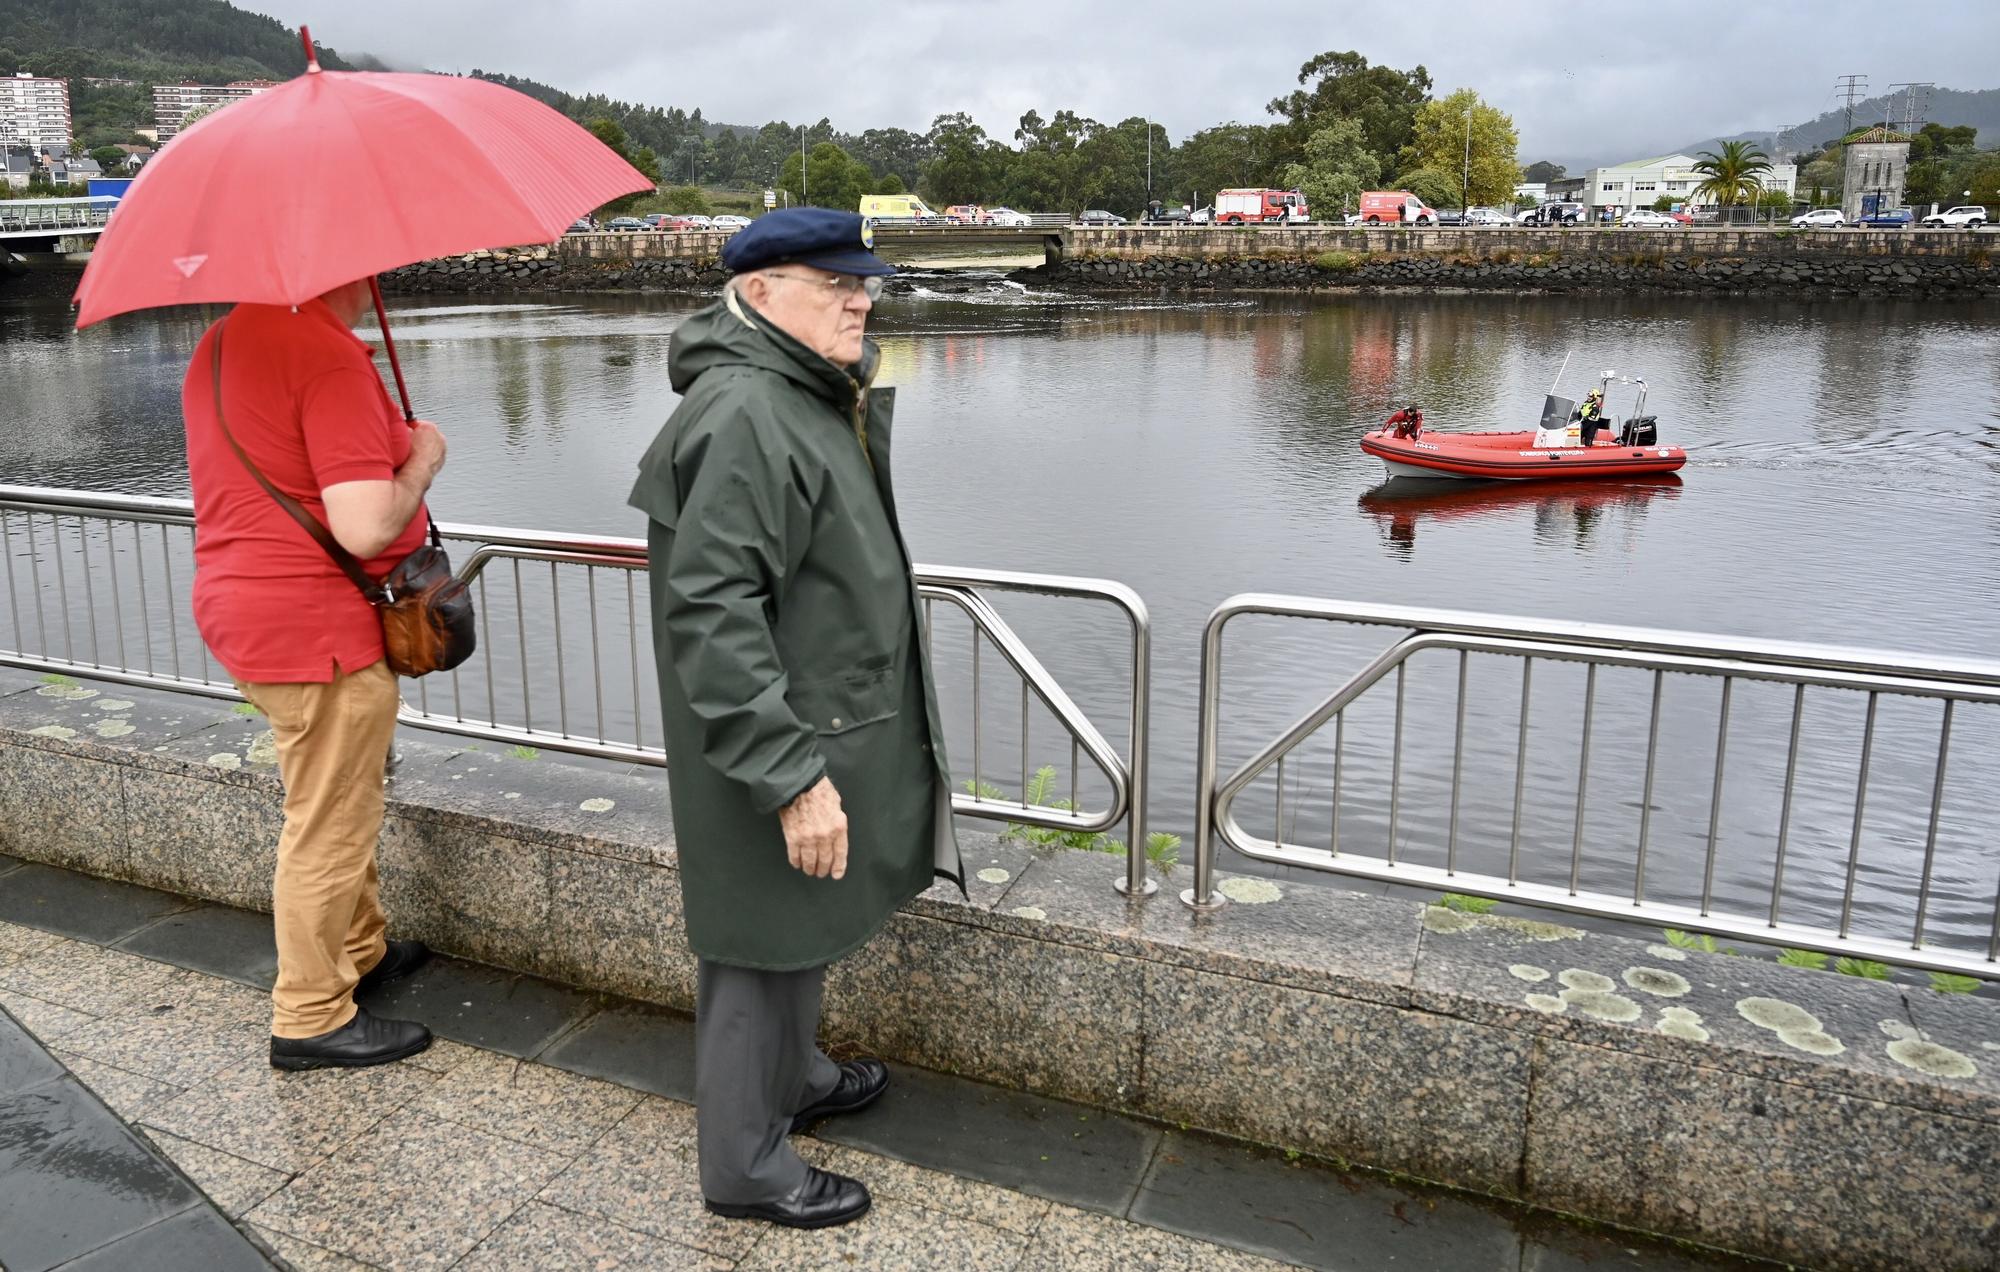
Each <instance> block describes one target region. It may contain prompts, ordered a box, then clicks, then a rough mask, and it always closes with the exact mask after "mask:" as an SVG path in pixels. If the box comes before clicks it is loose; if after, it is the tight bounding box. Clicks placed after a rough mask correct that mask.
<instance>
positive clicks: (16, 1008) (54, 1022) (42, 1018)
mask: <svg viewBox="0 0 2000 1272" xmlns="http://www.w3.org/2000/svg"><path fill="white" fill-rule="evenodd" d="M0 1007H4V1008H6V1009H7V1011H8V1013H9V1014H10V1015H12V1016H13V1017H14V1019H16V1020H18V1021H20V1022H21V1024H22V1025H23V1026H25V1027H26V1028H27V1030H28V1032H29V1033H31V1034H33V1035H35V1037H37V1038H40V1039H41V1040H42V1041H43V1042H54V1041H55V1040H57V1039H58V1038H61V1037H62V1036H63V1035H64V1034H66V1033H69V1032H70V1031H71V1030H73V1029H77V1028H80V1027H81V1026H83V1025H86V1024H88V1023H90V1022H91V1021H93V1020H95V1019H97V1017H95V1016H93V1015H91V1014H90V1013H88V1012H81V1011H76V1010H74V1009H72V1008H69V1007H64V1006H62V1005H61V1004H60V1003H52V1002H50V1001H48V1000H47V999H46V998H36V997H35V996H34V995H32V994H18V993H15V992H14V991H13V990H11V989H8V988H7V987H6V986H5V985H4V984H0Z"/></svg>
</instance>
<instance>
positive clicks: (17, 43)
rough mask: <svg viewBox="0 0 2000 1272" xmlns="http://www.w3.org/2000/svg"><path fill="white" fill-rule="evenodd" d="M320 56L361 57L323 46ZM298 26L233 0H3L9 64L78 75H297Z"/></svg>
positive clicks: (0, 27) (0, 34) (341, 64)
mask: <svg viewBox="0 0 2000 1272" xmlns="http://www.w3.org/2000/svg"><path fill="white" fill-rule="evenodd" d="M319 59H320V65H322V66H325V67H327V68H328V69H330V70H352V69H354V67H353V66H352V65H351V64H350V63H348V62H347V61H345V60H344V59H342V58H341V57H340V55H339V54H337V53H335V52H334V51H333V50H332V49H328V48H325V47H321V49H320V53H319ZM304 69H305V54H304V52H303V50H302V49H301V48H300V47H299V37H298V33H297V32H296V31H293V30H291V29H290V28H288V27H286V26H285V25H284V24H283V23H281V22H279V21H278V20H277V19H275V18H267V17H265V16H263V15H262V14H257V13H248V12H245V11H244V10H242V9H238V8H236V7H235V6H234V5H231V4H229V3H227V2H226V0H0V74H11V73H13V72H14V71H16V70H31V71H34V72H35V73H37V74H40V75H60V76H65V77H68V78H71V79H81V78H83V77H85V76H90V77H115V78H120V79H135V80H142V81H146V82H149V83H150V82H153V81H157V80H165V79H183V78H188V79H199V80H203V81H206V82H219V81H220V82H226V81H228V80H232V79H289V78H291V77H292V76H294V75H297V74H298V73H299V72H300V71H302V70H304Z"/></svg>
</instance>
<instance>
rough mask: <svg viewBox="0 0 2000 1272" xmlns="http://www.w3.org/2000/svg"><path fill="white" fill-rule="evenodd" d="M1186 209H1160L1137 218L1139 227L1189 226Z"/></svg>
mask: <svg viewBox="0 0 2000 1272" xmlns="http://www.w3.org/2000/svg"><path fill="white" fill-rule="evenodd" d="M1188 216H1189V213H1188V210H1187V209H1186V208H1161V209H1159V210H1158V211H1157V212H1148V213H1146V215H1144V216H1142V217H1140V218H1139V223H1140V224H1141V225H1191V224H1193V222H1191V221H1190V220H1189V219H1188Z"/></svg>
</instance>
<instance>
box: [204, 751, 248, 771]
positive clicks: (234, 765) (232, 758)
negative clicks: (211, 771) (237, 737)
mask: <svg viewBox="0 0 2000 1272" xmlns="http://www.w3.org/2000/svg"><path fill="white" fill-rule="evenodd" d="M207 763H208V766H209V767H210V768H219V769H240V768H242V767H243V757H242V756H240V755H238V754H237V753H236V752H234V751H217V752H216V753H215V754H214V755H211V756H209V757H208V760H207Z"/></svg>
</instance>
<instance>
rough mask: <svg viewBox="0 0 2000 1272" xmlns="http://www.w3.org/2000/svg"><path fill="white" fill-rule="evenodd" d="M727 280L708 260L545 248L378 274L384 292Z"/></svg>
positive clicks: (625, 287) (709, 286) (657, 287)
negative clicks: (599, 255)
mask: <svg viewBox="0 0 2000 1272" xmlns="http://www.w3.org/2000/svg"><path fill="white" fill-rule="evenodd" d="M727 277H729V275H728V274H726V273H724V272H723V269H722V267H721V265H720V264H718V263H717V262H715V261H713V260H706V261H703V260H694V261H682V260H651V259H641V260H591V259H588V258H581V257H577V256H573V255H568V254H565V253H561V252H559V251H557V250H556V249H554V248H548V247H523V248H511V249H503V250H498V251H491V252H473V253H471V254H470V255H466V256H447V257H444V258H442V259H439V260H435V261H424V262H422V263H420V264H416V265H408V266H405V267H404V268H402V269H398V270H391V271H390V272H388V273H386V274H384V275H382V288H383V290H384V291H393V292H401V293H404V294H415V293H428V292H447V293H451V292H501V291H546V292H593V291H638V292H651V291H713V290H715V289H717V288H719V287H721V286H722V282H723V280H724V279H726V278H727Z"/></svg>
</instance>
